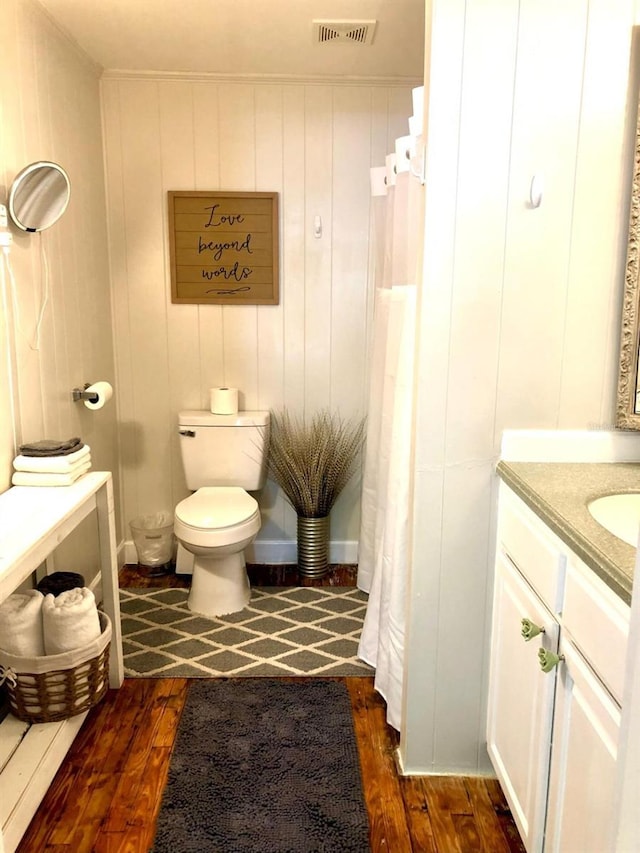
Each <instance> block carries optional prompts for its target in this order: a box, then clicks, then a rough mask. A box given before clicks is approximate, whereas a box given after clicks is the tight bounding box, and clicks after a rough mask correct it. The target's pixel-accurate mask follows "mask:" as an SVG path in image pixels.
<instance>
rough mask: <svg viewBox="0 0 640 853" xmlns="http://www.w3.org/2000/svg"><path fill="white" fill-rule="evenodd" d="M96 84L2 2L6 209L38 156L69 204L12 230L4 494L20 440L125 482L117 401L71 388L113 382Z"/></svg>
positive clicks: (31, 7)
mask: <svg viewBox="0 0 640 853" xmlns="http://www.w3.org/2000/svg"><path fill="white" fill-rule="evenodd" d="M98 78H99V69H98V68H97V67H95V66H94V65H93V64H92V63H90V62H89V60H88V59H87V58H86V56H84V55H83V54H81V53H80V52H79V50H78V48H77V46H76V45H75V44H72V43H71V42H70V41H69V40H67V39H66V38H65V37H64V36H63V35H62V34H61V32H60V30H59V29H58V27H57V26H55V25H54V24H52V22H51V20H50V19H49V17H48V16H47V15H46V14H45V12H44V11H43V10H42V7H41V6H40V5H39V4H38V3H34V2H32V0H3V4H2V27H1V28H0V202H2V203H5V202H6V200H7V196H8V192H9V187H10V186H11V183H12V182H13V179H14V177H15V175H16V174H17V173H18V172H19V171H20V170H21V169H23V168H24V167H25V166H27V165H28V164H29V163H32V162H35V161H37V160H54V161H56V162H58V163H60V164H61V165H62V166H64V168H65V169H66V171H67V172H68V174H69V177H70V181H71V199H70V202H69V207H68V208H67V210H66V212H65V214H64V216H63V217H62V219H61V220H60V221H59V222H57V223H56V224H55V225H54V226H53V227H51V228H50V229H49V230H47V231H45V232H42V234H25V233H24V232H21V231H19V230H18V229H17V228H16V227H12V233H13V237H14V241H13V245H12V247H11V253H10V262H11V267H12V270H13V274H14V278H15V289H16V295H15V305H17V309H18V311H17V313H16V311H15V307H14V305H13V304H12V303H13V299H12V296H11V286H10V276H9V273H8V269H7V268H6V266H5V267H4V285H5V288H6V290H5V297H4V299H2V298H0V491H3V490H4V489H6V488H7V487H8V486H9V484H10V480H11V474H12V464H11V463H12V460H13V456H14V439H15V441H16V443H17V444H20V443H21V442H23V441H34V440H37V439H41V438H67V437H70V436H73V435H79V436H82V438H83V439H84V440H85V441H86V442H87V443H88V444H89V445H90V447H91V451H92V459H93V465H94V468H96V469H99V470H110V471H113V472H114V476H115V477H116V478H117V473H118V455H117V448H118V444H117V434H116V406H115V401H114V402H112V403H110V404H109V405H108V406H106V407H105V408H104V409H102V410H100V411H97V412H90V411H89V410H88V409H86V408H85V407H84V406H83V405H81V404H79V403H73V402H72V399H71V391H72V389H73V388H74V387H76V386H82V384H83V383H84V382H95V381H97V380H100V379H106V380H108V381H110V382H114V357H113V340H112V324H111V298H110V291H109V264H108V257H107V228H106V212H105V194H104V173H103V149H102V129H101V119H100V89H99V81H98ZM42 250H44V252H45V254H46V258H47V268H48V289H49V299H48V304H47V306H46V309H45V312H44V315H43V320H42V327H41V336H40V347H39V349H34V348H32V347H33V343H34V337H35V327H36V321H37V317H38V312H39V310H40V305H41V299H42V293H43V287H44V282H45V276H46V273H45V266H44V264H43V261H42V255H41V251H42ZM1 282H2V270H0V283H1ZM0 290H1V288H0ZM5 309H6V313H7V315H8V316H7V317H6V321H5ZM17 315H19V319H18V316H17ZM12 390H13V394H12ZM12 397H13V401H12ZM12 402H13V406H12ZM118 509H119V508H118ZM83 530H84V529H83ZM87 531H88V529H87ZM87 531H84V532H83V533H82V534H80V535H79V536H78V537H77V541H76V537H73V540H74V544H73V546H72V547H73V551H74V554H75V556H74V559H73V566H75V567H77V569H78V570H81V571H83V573H85V574H86V575H90V571H89V561H91V560H92V557H91V554H92V550H91V548H90V547H89V548H85V547H84V545H85V544H88V543H87V535H86V533H87ZM62 561H63V562H64V560H62ZM81 566H82V568H81Z"/></svg>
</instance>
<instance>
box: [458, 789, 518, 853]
mask: <svg viewBox="0 0 640 853" xmlns="http://www.w3.org/2000/svg"><path fill="white" fill-rule="evenodd" d="M464 786H465V788H466V789H467V793H468V794H469V799H470V801H471V805H472V806H473V816H474V823H475V825H476V827H477V830H478V833H479V835H480V840H481V842H482V847H481V849H482V850H486V851H488V853H489V851H490V853H509V845H508V843H507V839H506V838H505V837H504V833H503V832H502V827H501V826H500V821H499V820H498V816H497V815H496V812H495V809H494V808H493V803H492V802H491V797H490V796H489V791H488V790H487V786H486V784H485V780H484V779H481V778H469V779H465V780H464Z"/></svg>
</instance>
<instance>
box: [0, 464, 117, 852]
mask: <svg viewBox="0 0 640 853" xmlns="http://www.w3.org/2000/svg"><path fill="white" fill-rule="evenodd" d="M92 512H93V513H95V516H96V522H97V527H98V539H99V548H100V575H99V578H98V581H99V583H100V584H101V588H102V604H103V607H104V610H105V612H106V613H107V614H108V616H109V617H110V619H111V626H112V636H111V648H110V655H109V686H110V687H119V686H120V685H121V684H122V681H123V663H122V637H121V630H120V604H119V598H118V571H117V559H116V541H115V524H114V503H113V487H112V479H111V474H110V473H109V472H98V471H92V472H89V473H87V474H85V475H84V476H83V477H81V478H80V479H79V480H77V481H76V482H75V483H74V484H73V485H71V486H64V487H60V486H58V487H26V486H15V487H13V488H11V489H9V490H8V491H6V492H4V493H3V494H0V600H3V599H4V598H6V597H7V596H8V595H10V594H11V593H12V592H13V591H14V590H15V589H16V588H18V587H19V586H20V585H21V584H22V583H24V582H25V581H26V580H27V579H28V578H29V576H30V575H31V574H32V573H33V572H34V571H35V570H36V569H37V568H38V567H39V566H40V565H41V564H42V563H43V562H46V563H47V568H48V569H49V567H51V569H53V562H52V560H51V559H50V555H51V554H52V553H53V552H54V551H55V549H56V547H57V546H58V545H59V544H60V543H61V542H62V541H63V540H64V539H65V538H66V537H67V536H68V535H69V534H70V533H71V532H72V531H73V530H74V529H75V528H76V527H77V526H78V525H79V524H80V522H81V521H83V519H85V518H87V516H89V515H90V514H91V513H92ZM85 717H86V712H85V713H84V714H80V715H77V716H75V717H70V718H69V719H67V720H62V721H61V722H56V723H36V724H33V725H30V724H29V723H24V722H21V721H20V720H18V719H16V718H15V717H13V716H12V715H9V716H8V717H6V718H5V720H3V721H2V724H0V853H11V851H13V850H15V848H16V846H17V845H18V843H19V841H20V838H21V837H22V835H23V834H24V831H25V830H26V828H27V826H28V825H29V823H30V821H31V818H32V817H33V815H34V814H35V812H36V810H37V808H38V806H39V804H40V802H41V800H42V798H43V797H44V795H45V793H46V791H47V788H48V787H49V785H50V784H51V781H52V780H53V777H54V776H55V774H56V771H57V770H58V767H59V766H60V764H61V763H62V761H63V759H64V757H65V755H66V753H67V750H68V749H69V747H70V746H71V744H72V742H73V740H74V738H75V736H76V734H77V733H78V731H79V730H80V727H81V725H82V723H83V721H84V718H85Z"/></svg>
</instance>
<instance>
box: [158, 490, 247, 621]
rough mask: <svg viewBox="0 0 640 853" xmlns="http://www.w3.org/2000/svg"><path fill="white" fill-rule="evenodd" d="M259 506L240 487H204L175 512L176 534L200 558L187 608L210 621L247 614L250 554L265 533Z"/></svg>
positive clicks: (181, 502)
mask: <svg viewBox="0 0 640 853" xmlns="http://www.w3.org/2000/svg"><path fill="white" fill-rule="evenodd" d="M260 524H261V519H260V510H259V508H258V502H257V501H256V500H255V499H254V498H252V497H251V495H250V494H248V493H247V492H246V491H245V490H244V489H242V488H240V487H238V486H203V487H201V488H199V489H198V490H197V491H196V492H194V493H193V494H192V495H189V497H188V498H185V499H184V500H182V501H180V503H179V504H178V505H177V506H176V508H175V515H174V532H175V535H176V538H177V539H178V541H179V543H180V544H181V545H182V546H183V547H184V548H185V549H186V550H187V551H189V552H190V553H191V554H193V555H194V563H193V578H192V582H191V590H190V592H189V598H188V600H187V606H188V607H189V609H190V610H192V611H193V612H195V613H200V614H202V615H204V616H224V615H226V614H228V613H235V612H237V611H238V610H242V608H243V607H245V606H246V605H247V604H248V602H249V598H250V595H251V592H250V588H249V578H248V577H247V571H246V566H245V557H244V549H245V548H246V547H247V546H248V545H250V544H251V542H253V540H254V539H255V537H256V535H257V533H258V531H259V530H260Z"/></svg>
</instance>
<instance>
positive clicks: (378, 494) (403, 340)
mask: <svg viewBox="0 0 640 853" xmlns="http://www.w3.org/2000/svg"><path fill="white" fill-rule="evenodd" d="M421 202H422V190H421V185H420V182H419V180H418V179H417V178H415V177H414V176H413V175H412V174H411V173H410V172H402V173H401V174H399V175H398V176H397V178H396V184H395V186H392V187H389V188H388V190H387V194H386V196H383V197H380V198H374V216H375V223H376V227H375V235H374V239H376V240H378V241H379V245H381V246H383V247H384V251H382V252H381V251H378V252H377V263H376V271H375V308H374V331H373V341H372V355H371V362H370V390H369V406H368V422H367V423H368V426H367V444H366V451H365V464H364V473H363V497H362V522H361V529H360V546H359V554H358V586H359V587H360V589H362V590H364V591H365V592H368V593H369V603H368V605H367V613H366V616H365V620H364V626H363V630H362V636H361V639H360V646H359V650H358V654H359V656H360V657H361V658H362V659H363V660H365V661H366V662H367V663H369V664H371V665H372V666H374V667H375V668H376V674H375V687H376V690H378V692H379V693H381V694H382V696H383V697H384V698H385V700H386V702H387V721H388V722H389V724H390V725H392V726H393V727H394V728H396V729H398V730H399V729H400V714H401V698H402V679H403V658H404V633H405V608H406V589H407V573H408V548H409V541H408V534H409V519H410V507H411V496H410V491H409V487H410V477H411V470H410V464H411V459H410V452H411V429H412V420H413V375H414V345H415V319H416V292H417V286H416V281H417V269H418V261H419V254H420V253H419V246H420V245H421V223H422V216H421V213H420V211H421Z"/></svg>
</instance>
